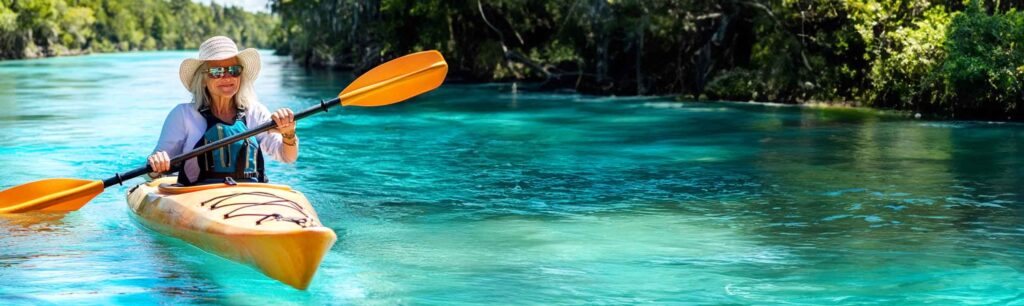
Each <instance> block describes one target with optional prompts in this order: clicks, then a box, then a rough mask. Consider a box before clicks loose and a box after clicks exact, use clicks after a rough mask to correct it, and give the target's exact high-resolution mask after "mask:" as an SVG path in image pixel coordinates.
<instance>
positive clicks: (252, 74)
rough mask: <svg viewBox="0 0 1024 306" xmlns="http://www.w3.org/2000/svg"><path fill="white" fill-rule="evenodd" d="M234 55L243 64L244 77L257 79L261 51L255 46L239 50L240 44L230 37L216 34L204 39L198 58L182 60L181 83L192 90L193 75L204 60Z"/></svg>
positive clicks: (226, 57) (214, 59)
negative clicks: (257, 50)
mask: <svg viewBox="0 0 1024 306" xmlns="http://www.w3.org/2000/svg"><path fill="white" fill-rule="evenodd" d="M232 57H238V64H239V65H241V66H242V78H243V79H244V80H246V81H249V82H252V81H255V80H256V77H257V76H259V73H260V54H259V52H256V49H253V48H248V49H245V50H242V52H238V45H236V44H235V42H234V41H232V40H231V39H230V38H227V37H224V36H214V37H210V39H207V40H206V41H204V42H203V44H202V45H199V57H198V58H186V59H185V60H184V61H182V62H181V67H180V68H178V76H179V77H181V85H185V90H188V91H190V92H191V91H192V89H191V88H190V87H189V85H191V84H189V83H191V82H192V75H193V74H195V73H196V69H199V66H202V65H203V62H206V61H216V60H222V59H228V58H232Z"/></svg>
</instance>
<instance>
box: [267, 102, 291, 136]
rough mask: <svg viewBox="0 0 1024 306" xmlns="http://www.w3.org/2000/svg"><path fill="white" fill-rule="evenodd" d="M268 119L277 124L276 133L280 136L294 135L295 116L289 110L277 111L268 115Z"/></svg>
mask: <svg viewBox="0 0 1024 306" xmlns="http://www.w3.org/2000/svg"><path fill="white" fill-rule="evenodd" d="M270 119H273V120H274V123H276V124H277V131H278V132H279V133H281V135H295V114H294V113H292V110H291V109H288V108H282V109H278V110H276V111H274V113H273V114H271V115H270Z"/></svg>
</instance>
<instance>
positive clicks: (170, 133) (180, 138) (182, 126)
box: [147, 102, 299, 181]
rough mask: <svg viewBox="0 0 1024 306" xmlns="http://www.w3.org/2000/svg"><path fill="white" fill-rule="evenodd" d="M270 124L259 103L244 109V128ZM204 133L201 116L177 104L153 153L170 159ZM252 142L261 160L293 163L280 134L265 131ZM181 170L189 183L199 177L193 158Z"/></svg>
mask: <svg viewBox="0 0 1024 306" xmlns="http://www.w3.org/2000/svg"><path fill="white" fill-rule="evenodd" d="M271 121H273V120H272V119H271V118H270V111H268V110H267V107H266V106H263V104H260V103H259V102H252V103H251V104H250V105H249V107H248V109H246V110H245V126H246V127H247V128H248V129H252V128H255V127H257V126H259V125H261V124H264V123H266V122H271ZM204 133H206V119H205V118H203V115H202V114H200V113H199V111H197V110H196V109H195V108H194V107H193V106H192V104H191V103H182V104H178V105H177V106H175V107H174V109H172V110H171V112H170V113H169V114H167V119H165V120H164V127H163V130H162V131H161V132H160V140H157V143H156V148H155V149H153V152H157V151H165V152H167V155H168V156H170V157H171V158H174V157H175V156H178V155H180V154H182V153H185V152H188V151H191V150H192V149H195V144H196V143H197V142H199V139H201V138H203V134H204ZM256 140H257V141H258V142H259V144H260V150H262V151H263V156H264V157H269V158H272V159H275V160H278V161H282V162H285V163H294V162H295V159H290V160H289V159H286V158H285V156H284V153H283V150H282V147H283V146H284V142H282V140H281V134H279V133H271V132H270V131H267V132H263V133H259V134H256ZM295 140H296V142H295V145H296V146H298V145H299V144H298V138H297V137H296V139H295ZM296 157H297V156H296ZM183 169H184V171H183V172H184V173H185V174H187V175H188V176H189V180H193V181H194V180H195V179H196V176H198V175H199V162H198V161H197V160H196V159H195V158H191V159H189V160H187V161H185V165H184V168H183ZM179 175H180V174H179ZM147 178H148V176H147Z"/></svg>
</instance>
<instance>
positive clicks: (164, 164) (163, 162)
mask: <svg viewBox="0 0 1024 306" xmlns="http://www.w3.org/2000/svg"><path fill="white" fill-rule="evenodd" d="M149 167H150V168H153V172H151V173H156V174H160V173H164V172H167V171H168V170H171V158H170V157H168V156H167V152H164V151H157V152H156V153H153V155H150V156H149ZM150 176H151V177H152V175H150Z"/></svg>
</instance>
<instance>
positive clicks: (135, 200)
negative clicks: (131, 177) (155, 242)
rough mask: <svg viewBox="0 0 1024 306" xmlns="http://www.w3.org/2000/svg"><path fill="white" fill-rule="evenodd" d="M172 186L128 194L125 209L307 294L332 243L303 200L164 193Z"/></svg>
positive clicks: (247, 189)
mask: <svg viewBox="0 0 1024 306" xmlns="http://www.w3.org/2000/svg"><path fill="white" fill-rule="evenodd" d="M175 180H176V179H175V178H173V177H170V178H162V179H158V180H155V181H153V182H149V183H145V184H141V185H139V186H137V187H135V188H133V189H132V190H131V191H130V192H129V194H128V206H129V208H130V209H131V211H132V214H133V215H134V216H135V217H136V219H137V220H138V221H139V222H140V223H142V225H144V226H145V227H147V228H150V229H152V230H154V231H156V232H159V233H162V234H164V235H168V236H172V237H176V238H179V239H182V240H184V241H186V242H189V243H191V244H192V245H195V246H196V247H199V248H200V249H203V250H205V251H207V252H210V253H213V254H216V255H218V256H221V257H224V258H227V259H230V260H234V261H237V262H240V263H243V264H246V265H249V266H251V267H253V268H256V269H257V270H259V271H261V272H263V273H264V274H266V275H267V276H269V277H271V278H274V279H277V280H279V281H281V282H283V283H285V284H288V285H290V286H292V287H295V288H297V289H305V288H307V287H308V286H309V282H310V281H311V280H312V278H313V275H314V274H315V273H316V270H317V268H318V267H319V265H320V261H321V260H322V259H323V256H324V255H325V254H326V253H327V251H328V250H329V249H330V248H331V246H333V245H334V242H335V241H336V240H337V235H336V234H335V233H334V231H333V230H331V229H330V228H327V227H324V226H323V225H322V224H321V223H320V220H319V218H318V217H317V215H316V211H314V210H313V207H312V206H311V205H310V204H309V202H308V201H307V200H306V198H305V196H303V195H302V193H300V192H298V191H295V190H292V189H291V188H290V187H288V186H283V185H273V184H260V183H239V184H237V185H235V186H229V185H225V184H211V185H200V186H189V187H174V186H170V185H169V184H170V183H174V182H175Z"/></svg>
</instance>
